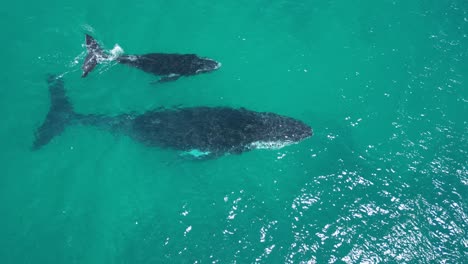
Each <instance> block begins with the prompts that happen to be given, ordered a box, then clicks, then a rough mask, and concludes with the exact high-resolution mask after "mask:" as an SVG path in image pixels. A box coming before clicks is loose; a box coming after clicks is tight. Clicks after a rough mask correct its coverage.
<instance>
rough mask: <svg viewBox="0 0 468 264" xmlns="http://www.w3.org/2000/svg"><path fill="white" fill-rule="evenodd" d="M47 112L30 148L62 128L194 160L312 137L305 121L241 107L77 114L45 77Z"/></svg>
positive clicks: (57, 83)
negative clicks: (105, 134)
mask: <svg viewBox="0 0 468 264" xmlns="http://www.w3.org/2000/svg"><path fill="white" fill-rule="evenodd" d="M47 82H48V86H49V87H48V89H49V95H50V100H51V103H50V108H49V111H48V113H47V116H46V118H45V120H44V122H43V123H42V125H41V126H40V127H39V128H38V129H37V131H36V133H35V140H34V143H33V146H32V148H33V150H38V149H40V148H42V147H44V146H45V145H47V144H48V143H49V142H50V141H51V140H52V139H53V138H54V137H56V136H58V135H60V134H61V133H62V132H63V131H64V130H65V128H66V127H67V126H71V125H86V126H88V125H89V126H95V127H98V128H101V129H105V130H108V131H111V132H118V133H121V134H124V135H127V136H129V137H131V138H133V139H134V140H136V141H138V142H141V143H143V144H144V145H146V146H149V147H159V148H169V149H174V150H178V151H182V154H187V155H189V156H191V157H193V158H197V159H208V158H216V157H220V156H223V155H225V154H241V153H243V152H246V151H250V150H253V149H278V148H281V147H284V146H287V145H290V144H293V143H297V142H299V141H302V140H304V139H306V138H308V137H310V136H312V129H311V127H309V126H308V125H306V124H305V123H303V122H301V121H299V120H296V119H293V118H290V117H286V116H281V115H278V114H275V113H268V112H255V111H250V110H247V109H244V108H239V109H236V108H229V107H204V106H203V107H188V108H175V109H158V110H150V111H147V112H145V113H143V114H120V115H117V116H106V115H99V114H79V113H76V112H75V111H74V110H73V105H72V103H71V102H70V100H69V98H68V97H67V95H66V92H65V87H64V81H63V79H62V78H60V77H57V76H54V75H50V76H48V78H47Z"/></svg>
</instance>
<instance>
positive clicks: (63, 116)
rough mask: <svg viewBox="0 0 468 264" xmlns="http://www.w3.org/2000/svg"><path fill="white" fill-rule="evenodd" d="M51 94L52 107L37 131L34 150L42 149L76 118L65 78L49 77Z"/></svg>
mask: <svg viewBox="0 0 468 264" xmlns="http://www.w3.org/2000/svg"><path fill="white" fill-rule="evenodd" d="M47 83H48V85H49V95H50V101H51V102H50V108H49V112H48V113H47V116H46V119H45V120H44V122H43V123H42V125H41V126H40V127H39V128H38V129H37V131H36V133H35V140H34V143H33V147H32V148H33V150H37V149H40V148H41V147H42V146H44V145H46V144H47V143H49V142H50V141H51V140H52V139H53V138H54V137H55V136H58V135H60V134H61V133H62V132H63V130H65V127H66V126H67V125H69V124H70V123H71V121H73V120H74V119H75V118H76V116H77V115H76V113H75V112H74V111H73V106H72V104H71V102H70V100H69V99H68V97H67V95H66V94H65V88H64V83H63V79H62V78H61V77H60V76H56V75H49V76H48V77H47Z"/></svg>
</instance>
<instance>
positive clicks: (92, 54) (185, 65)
mask: <svg viewBox="0 0 468 264" xmlns="http://www.w3.org/2000/svg"><path fill="white" fill-rule="evenodd" d="M86 50H87V54H86V57H85V60H84V62H83V66H82V67H81V68H82V70H83V74H82V75H81V77H83V78H84V77H86V76H87V75H88V74H89V73H90V72H91V71H92V70H93V69H94V68H95V67H96V65H97V64H99V63H101V62H103V61H105V60H109V59H110V56H109V55H108V54H106V53H105V52H104V51H103V50H102V48H101V47H100V46H99V44H98V43H97V41H96V40H95V39H94V38H93V37H91V36H90V35H88V34H86ZM115 60H116V61H117V62H118V63H121V64H125V65H128V66H130V67H134V68H137V69H140V70H142V71H145V72H148V73H151V74H154V75H158V76H160V77H161V78H160V79H159V81H158V82H167V81H174V80H177V79H179V78H180V77H182V76H190V75H196V74H200V73H207V72H212V71H214V70H217V69H219V67H221V63H219V62H217V61H215V60H213V59H209V58H203V57H199V56H197V55H195V54H175V53H173V54H171V53H149V54H143V55H121V56H118V57H117V58H115Z"/></svg>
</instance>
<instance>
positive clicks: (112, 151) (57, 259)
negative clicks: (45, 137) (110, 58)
mask: <svg viewBox="0 0 468 264" xmlns="http://www.w3.org/2000/svg"><path fill="white" fill-rule="evenodd" d="M0 14H1V16H0V21H1V24H2V33H1V34H2V36H1V39H2V47H1V53H2V56H1V57H2V63H1V65H0V72H1V74H0V83H1V86H0V87H1V88H0V113H1V116H2V122H1V125H0V146H1V151H0V162H1V163H0V165H1V166H0V175H1V176H0V199H1V200H0V201H1V203H0V212H1V213H0V263H343V262H344V263H379V262H391V263H442V262H443V263H463V262H466V261H467V258H468V236H467V232H468V229H467V228H468V216H467V214H468V203H467V193H468V188H467V187H468V155H467V151H468V129H467V127H468V126H467V121H468V120H467V116H468V105H467V102H468V91H467V83H468V63H467V59H468V2H466V0H447V1H440V0H437V1H436V0H414V1H403V0H393V1H387V0H383V1H371V0H361V1H331V0H328V1H326V0H309V1H292V0H270V1H264V0H254V1H243V0H241V1H144V0H141V1H140V0H137V1H120V2H119V1H106V0H103V1H98V2H95V1H89V0H84V1H45V2H44V1H42V2H41V1H36V2H33V1H29V2H24V1H19V2H16V1H13V2H5V3H4V4H3V7H2V9H0ZM84 33H91V34H92V35H93V36H94V37H96V39H97V40H98V41H99V42H100V43H101V44H102V45H103V46H104V48H106V49H112V48H113V47H114V45H115V44H118V45H119V46H120V47H122V48H123V50H124V51H125V53H127V54H142V53H149V52H167V53H173V52H177V53H196V54H198V55H201V56H207V57H211V58H214V59H216V60H218V61H220V62H222V64H223V66H222V67H221V69H219V70H218V71H216V72H213V73H210V74H203V75H198V76H194V77H187V78H182V79H180V80H178V81H176V82H171V83H165V84H161V85H150V84H149V83H150V82H151V81H153V80H154V79H155V78H154V77H153V76H151V75H149V74H146V73H144V72H141V71H138V70H135V69H131V68H129V67H125V66H123V65H101V66H100V67H98V68H97V69H96V70H95V71H94V72H92V73H91V74H90V75H89V76H88V77H87V78H86V79H82V78H80V75H81V70H80V67H81V65H80V64H81V62H82V60H83V58H84V56H85V53H84V52H85V48H84V46H83V42H84ZM48 73H58V74H63V75H64V81H65V87H66V90H67V93H68V95H69V97H70V99H71V101H72V102H73V104H74V106H75V109H76V111H77V112H80V113H101V114H109V115H117V114H119V113H127V112H137V113H143V112H145V111H146V110H149V109H153V108H157V107H161V106H166V107H171V106H221V105H222V106H230V107H245V108H248V109H251V110H256V111H269V112H275V113H278V114H282V115H287V116H291V117H294V118H297V119H300V120H302V121H304V122H306V123H307V124H309V125H310V126H311V127H313V129H314V136H313V137H311V138H309V139H307V140H305V141H303V142H301V143H300V144H297V145H293V146H289V147H286V148H283V149H280V150H255V151H251V152H247V153H243V154H242V155H229V156H224V157H221V158H218V159H214V160H208V161H197V162H195V161H190V160H187V159H184V158H182V157H180V153H178V152H177V151H173V150H164V149H158V148H148V147H146V146H143V145H142V144H140V143H138V142H135V141H133V140H132V139H130V138H128V137H125V136H121V135H114V134H112V133H109V132H106V131H101V130H98V129H96V128H93V127H84V126H72V127H69V128H67V129H66V131H65V132H64V133H63V134H61V135H60V136H59V137H56V138H55V139H54V140H53V141H52V142H51V143H49V144H48V145H47V146H46V147H44V148H42V149H41V150H39V151H32V150H31V145H32V142H33V139H34V131H35V130H36V128H37V127H38V126H39V125H40V124H41V123H42V121H43V120H44V118H45V115H46V113H47V111H48V108H49V103H50V102H49V95H48V91H47V85H46V82H45V78H46V75H47V74H48Z"/></svg>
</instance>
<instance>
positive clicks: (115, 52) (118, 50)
mask: <svg viewBox="0 0 468 264" xmlns="http://www.w3.org/2000/svg"><path fill="white" fill-rule="evenodd" d="M123 53H124V50H123V49H122V47H120V46H119V44H117V43H116V44H115V45H114V48H113V49H111V50H110V51H109V54H110V56H109V58H108V59H109V60H115V59H116V58H117V57H119V56H120V55H122V54H123Z"/></svg>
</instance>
